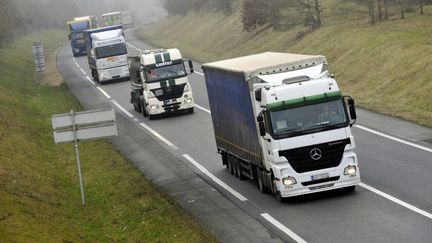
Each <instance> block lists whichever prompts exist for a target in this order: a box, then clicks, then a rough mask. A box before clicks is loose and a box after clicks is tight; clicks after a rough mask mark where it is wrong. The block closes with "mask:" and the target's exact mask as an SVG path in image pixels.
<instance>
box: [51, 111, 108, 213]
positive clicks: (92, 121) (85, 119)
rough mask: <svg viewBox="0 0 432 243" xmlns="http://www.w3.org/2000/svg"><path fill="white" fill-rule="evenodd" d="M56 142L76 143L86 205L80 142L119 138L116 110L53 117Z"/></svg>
mask: <svg viewBox="0 0 432 243" xmlns="http://www.w3.org/2000/svg"><path fill="white" fill-rule="evenodd" d="M51 123H52V127H53V129H54V141H55V143H56V144H59V143H68V142H74V143H75V152H76V157H77V167H78V175H79V180H80V189H81V202H82V204H83V205H84V204H85V196H84V183H83V178H82V173H81V162H80V152H79V148H78V141H81V140H90V139H97V138H106V137H112V136H117V125H116V123H115V112H114V109H112V108H111V109H105V110H93V111H83V112H73V111H71V112H70V113H67V114H61V115H54V116H52V117H51Z"/></svg>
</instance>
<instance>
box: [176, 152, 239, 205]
mask: <svg viewBox="0 0 432 243" xmlns="http://www.w3.org/2000/svg"><path fill="white" fill-rule="evenodd" d="M183 157H185V158H186V159H187V160H189V162H191V163H192V164H193V165H194V166H195V167H197V168H198V169H199V170H200V171H201V172H203V173H204V174H206V175H207V176H208V177H210V179H212V180H213V181H214V182H216V183H217V184H218V185H219V186H221V187H223V188H224V189H225V190H227V191H228V192H230V193H231V194H233V195H234V196H235V197H236V198H238V199H239V200H240V201H242V202H243V201H247V200H248V199H247V198H246V197H244V196H243V195H242V194H240V193H239V192H237V191H236V190H234V189H232V188H231V187H230V186H228V185H227V184H226V183H225V182H223V181H221V180H220V179H219V178H217V177H216V176H214V175H213V174H212V173H210V172H209V171H208V170H207V169H206V168H204V166H202V165H201V164H200V163H198V162H196V161H195V160H194V159H193V158H192V157H190V156H189V155H188V154H183Z"/></svg>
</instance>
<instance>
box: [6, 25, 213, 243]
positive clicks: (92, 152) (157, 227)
mask: <svg viewBox="0 0 432 243" xmlns="http://www.w3.org/2000/svg"><path fill="white" fill-rule="evenodd" d="M65 36H66V35H65V33H64V32H60V31H45V32H42V33H36V34H31V35H29V36H26V37H23V38H21V39H20V40H18V41H17V42H16V43H15V44H14V45H13V46H12V47H11V48H8V49H6V50H1V51H0V77H1V81H0V239H1V240H0V241H2V242H215V241H216V240H215V239H214V238H213V236H212V235H210V234H209V233H208V232H206V231H205V230H204V229H202V228H201V227H200V226H199V225H198V223H197V222H196V221H195V220H194V219H193V218H192V217H191V216H190V215H188V214H187V213H186V212H185V211H184V210H182V209H181V208H179V206H178V205H177V204H176V203H175V202H173V201H172V200H170V199H169V198H168V197H167V196H166V195H164V194H163V193H160V192H158V191H157V190H155V188H153V187H152V185H151V184H150V183H149V182H148V181H147V180H145V179H144V178H143V176H142V175H141V174H140V173H139V172H138V171H137V170H136V169H135V168H134V167H133V165H132V164H131V163H130V162H129V161H128V160H127V159H126V158H124V157H123V156H122V155H121V154H119V153H118V152H116V151H115V150H114V149H113V148H112V146H111V144H110V143H108V142H107V141H102V140H101V141H90V142H85V143H82V146H80V149H81V159H82V169H83V174H84V179H85V181H84V183H85V190H86V199H87V205H86V206H84V207H83V206H81V205H80V201H81V200H80V192H79V184H78V177H77V172H76V164H75V153H74V150H73V147H72V145H71V144H65V145H55V144H54V141H53V137H52V128H51V123H50V117H51V115H53V114H59V113H65V112H69V110H70V109H74V110H76V111H78V110H80V109H81V107H80V105H79V104H78V102H77V100H75V99H74V97H73V96H72V95H71V94H70V93H69V92H68V90H67V87H66V86H65V85H64V84H60V85H59V84H58V82H53V80H52V79H56V77H57V78H58V77H59V76H58V74H56V66H55V55H48V56H47V64H48V66H47V67H48V72H47V74H45V75H35V74H34V72H33V70H34V68H33V61H32V54H31V43H32V41H36V40H37V41H42V42H43V43H44V47H45V53H52V52H53V51H54V50H55V49H56V48H58V47H59V46H60V45H64V43H65V41H66V40H65V39H64V37H65ZM54 81H55V80H54ZM46 82H48V83H49V84H53V85H54V86H52V85H51V86H50V85H41V84H40V83H46Z"/></svg>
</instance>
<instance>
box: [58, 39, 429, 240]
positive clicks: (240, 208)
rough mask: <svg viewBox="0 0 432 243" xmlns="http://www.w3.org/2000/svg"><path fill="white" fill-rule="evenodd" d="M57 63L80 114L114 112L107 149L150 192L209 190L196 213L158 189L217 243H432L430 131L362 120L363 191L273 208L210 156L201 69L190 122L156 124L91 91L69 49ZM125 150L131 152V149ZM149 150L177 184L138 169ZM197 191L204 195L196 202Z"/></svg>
mask: <svg viewBox="0 0 432 243" xmlns="http://www.w3.org/2000/svg"><path fill="white" fill-rule="evenodd" d="M127 41H128V42H129V44H130V45H129V48H128V49H129V53H130V55H134V54H136V53H137V50H145V49H147V48H149V47H148V46H147V45H145V44H144V43H142V42H140V41H138V40H136V39H135V38H134V36H133V35H131V34H128V35H127ZM58 63H59V64H58V65H59V70H60V71H61V72H62V74H63V76H64V78H65V80H66V82H67V83H68V85H69V87H70V89H71V90H72V92H73V93H74V94H75V96H77V98H78V99H79V100H80V102H81V103H83V104H84V107H85V108H87V109H88V108H102V107H106V106H107V105H108V106H113V107H114V108H115V109H116V110H117V111H118V116H121V119H120V120H121V121H122V122H121V123H120V124H119V129H120V130H121V131H120V136H119V138H117V139H115V140H114V143H115V145H116V147H117V148H119V149H120V150H121V151H122V152H123V153H125V154H126V156H128V157H129V158H131V159H132V160H133V161H134V162H135V164H136V166H137V167H138V168H140V169H141V170H143V172H144V174H146V176H148V177H150V178H152V179H155V180H156V183H157V180H158V178H161V177H162V178H164V177H165V176H167V177H169V183H168V184H173V183H174V184H175V183H176V182H177V181H176V180H178V181H182V180H184V179H185V178H187V177H189V176H190V177H193V176H196V175H198V176H199V178H201V179H203V180H204V181H205V182H206V185H201V186H199V187H197V188H198V189H196V188H192V189H193V190H192V189H191V191H193V195H194V196H197V195H199V196H201V197H204V198H206V199H203V202H204V203H201V204H200V205H201V206H196V205H194V204H193V203H187V202H189V201H188V200H187V198H186V199H185V198H183V197H180V196H178V194H176V191H175V189H173V188H164V186H161V187H162V188H163V189H165V190H166V191H168V193H170V194H171V195H173V196H174V198H175V199H176V200H178V201H179V203H180V204H181V205H182V206H184V207H185V208H186V209H188V208H191V207H193V210H192V214H194V215H195V216H196V217H198V218H199V220H200V221H201V222H203V224H204V225H205V226H206V227H207V228H209V230H210V231H211V232H213V233H215V234H216V235H217V237H218V238H219V239H221V240H222V241H226V242H232V241H244V242H246V241H248V242H249V241H251V240H252V241H255V242H267V241H272V240H273V241H277V240H278V239H277V238H279V239H281V240H282V241H297V242H427V243H430V242H432V186H430V185H432V176H431V174H432V145H431V144H430V143H429V142H430V141H432V130H431V129H429V128H426V127H422V126H418V125H415V124H413V123H410V122H406V121H402V120H400V119H395V118H391V117H387V116H383V115H380V114H376V113H374V112H370V111H366V110H359V111H358V115H359V119H358V121H357V124H356V125H355V126H354V127H353V134H354V136H355V141H356V145H357V149H356V152H357V154H358V158H359V163H360V170H361V176H362V184H361V185H360V186H358V187H357V189H356V191H355V192H354V193H351V194H346V193H343V192H341V191H331V192H325V193H319V194H312V195H307V196H301V197H297V198H294V199H292V200H289V201H288V202H287V203H279V202H278V201H277V200H276V199H275V198H274V197H273V196H272V195H270V194H267V195H266V194H261V193H260V192H259V191H258V190H257V188H256V185H255V184H254V183H253V182H251V181H239V180H238V179H237V178H235V177H234V176H232V175H230V174H229V173H228V172H227V170H226V169H225V168H224V167H223V166H222V162H221V159H220V156H219V155H218V154H217V153H216V145H215V141H214V134H213V128H212V122H211V117H210V114H209V106H208V99H207V92H206V87H205V83H204V77H203V75H202V70H200V67H201V65H200V64H199V63H196V62H195V67H196V71H197V72H196V73H194V74H192V75H190V78H189V81H190V82H191V85H192V88H193V92H194V93H193V94H194V98H195V102H196V104H197V107H195V113H193V114H190V115H187V114H184V115H176V116H169V117H164V118H161V119H157V120H148V119H147V118H144V117H143V116H142V114H140V113H137V112H135V111H134V109H133V106H132V104H130V103H129V92H130V83H129V81H124V82H116V83H111V84H106V85H99V84H94V83H92V82H91V80H89V78H87V77H86V76H88V75H90V71H89V69H88V65H87V59H86V57H79V58H75V59H73V58H72V55H71V52H70V50H69V48H68V47H66V48H63V49H62V50H61V52H60V53H59V56H58ZM80 69H82V70H80ZM86 92H88V94H85V93H86ZM98 104H99V105H98ZM122 135H123V137H124V138H121V137H122ZM128 136H129V137H136V138H128ZM143 136H146V137H148V136H150V137H151V138H152V139H154V141H157V143H158V144H159V146H156V147H159V150H157V151H156V150H155V151H153V150H152V147H155V145H152V146H150V147H149V145H148V144H147V143H145V144H141V145H137V144H135V142H136V139H138V140H139V139H140V138H139V137H143ZM134 139H135V140H134ZM120 140H121V141H120ZM129 142H130V143H131V144H132V143H134V144H133V145H130V146H129V145H128V144H127V143H129ZM147 149H150V150H151V151H152V152H154V153H153V154H154V155H153V156H155V157H157V156H160V157H163V156H165V155H162V154H160V153H166V154H169V155H170V156H171V157H170V159H173V160H176V159H177V161H180V162H181V163H180V164H181V165H184V166H181V168H182V169H181V170H182V171H183V170H184V171H183V172H182V173H181V175H182V176H180V177H179V178H178V179H176V177H175V173H174V174H173V175H171V174H172V170H171V169H172V168H170V167H171V166H172V164H170V163H163V164H162V165H161V163H159V164H158V166H161V167H160V168H159V169H158V170H157V171H156V172H149V171H148V170H150V171H151V169H152V167H154V166H155V164H153V165H152V164H149V163H151V161H150V162H149V161H144V162H143V161H140V158H142V157H140V156H138V155H137V153H139V151H141V150H144V151H145V150H147ZM141 152H142V151H141ZM159 154H160V155H159ZM155 161H157V159H155ZM158 161H163V159H160V158H159V160H158ZM155 163H156V162H155ZM191 172H193V173H191ZM149 174H150V175H149ZM166 174H169V175H171V176H169V175H166ZM161 180H162V179H161ZM163 185H165V184H163ZM207 186H208V187H207ZM201 187H203V188H206V189H204V190H203V192H207V193H199V190H200V189H199V188H201ZM209 188H214V190H212V189H209ZM197 190H198V191H197ZM215 190H216V191H215ZM216 192H217V193H216ZM214 194H217V196H219V195H221V196H223V198H224V199H220V198H219V197H218V199H217V200H218V203H219V200H220V203H223V204H220V205H224V206H220V207H218V203H215V201H212V199H211V197H213V196H215V195H214ZM191 200H192V199H191ZM222 201H223V202H222ZM209 202H212V203H211V205H210V206H212V207H214V208H216V209H217V210H219V211H218V212H217V213H216V214H217V215H220V214H223V215H224V216H225V217H221V218H220V221H218V222H217V223H216V222H215V223H211V221H212V220H214V217H213V218H212V216H210V215H211V211H212V210H204V209H200V207H206V206H205V205H206V203H209ZM191 204H192V205H191ZM203 213H205V214H206V215H203ZM207 214H208V215H209V216H207ZM230 217H232V220H230V219H229V218H230ZM227 218H228V221H227ZM242 219H243V220H242ZM230 221H231V222H230ZM220 224H226V227H222V226H221V225H220ZM232 225H238V227H234V228H233V227H232ZM248 227H250V228H248ZM253 239H255V240H253Z"/></svg>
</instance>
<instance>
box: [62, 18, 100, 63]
mask: <svg viewBox="0 0 432 243" xmlns="http://www.w3.org/2000/svg"><path fill="white" fill-rule="evenodd" d="M67 26H68V30H69V34H68V38H69V40H70V44H71V49H72V54H73V56H74V57H77V56H84V55H86V46H85V39H84V31H85V30H88V29H93V28H96V27H97V22H96V17H95V16H84V17H76V18H74V20H72V21H68V22H67Z"/></svg>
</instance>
